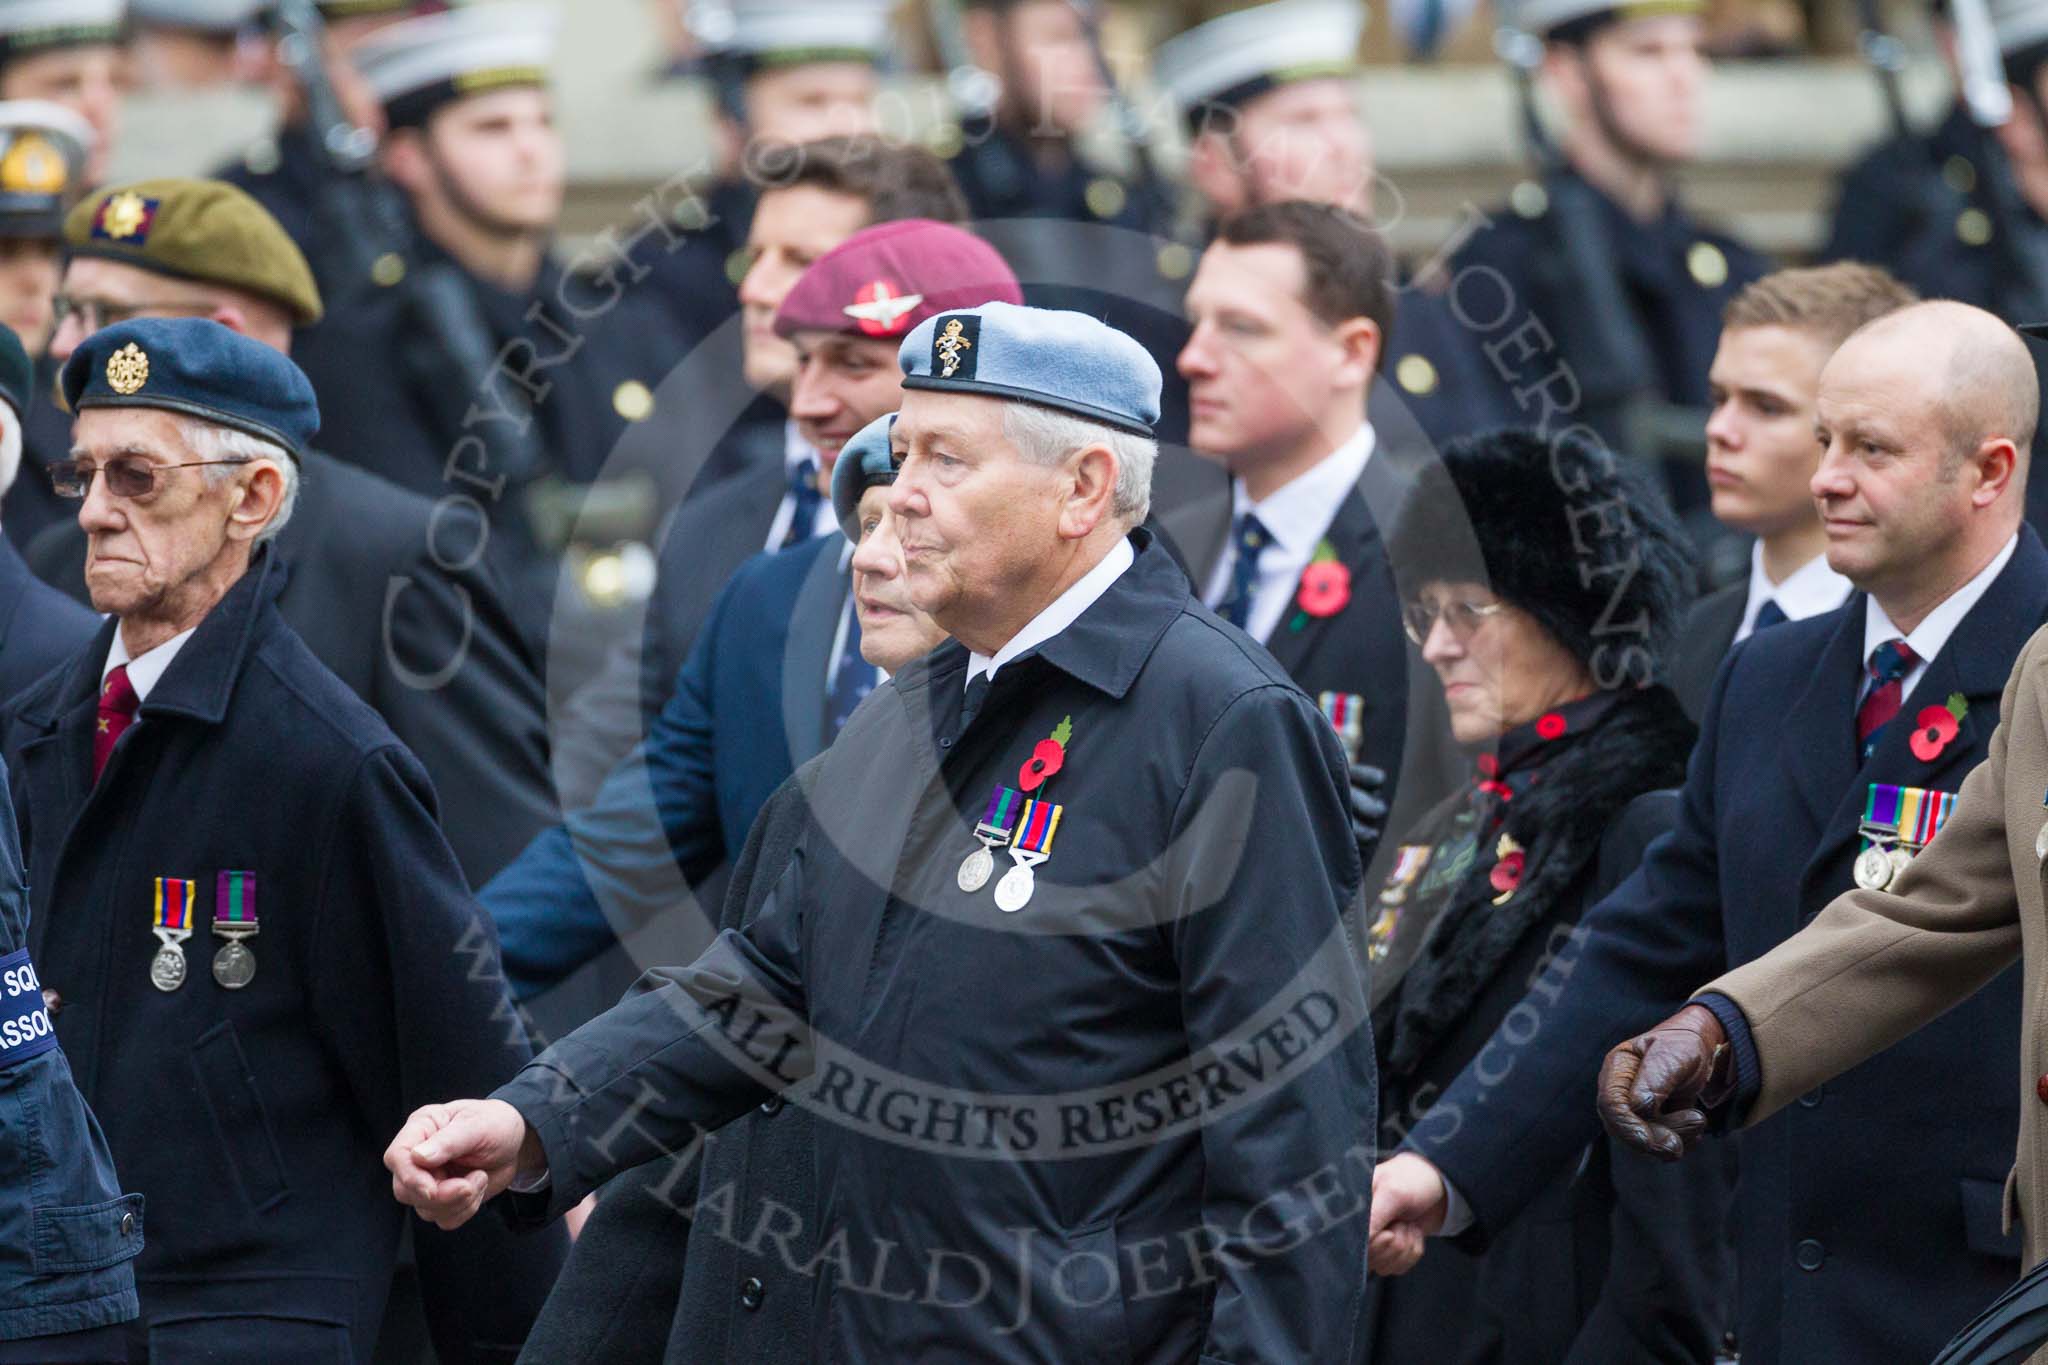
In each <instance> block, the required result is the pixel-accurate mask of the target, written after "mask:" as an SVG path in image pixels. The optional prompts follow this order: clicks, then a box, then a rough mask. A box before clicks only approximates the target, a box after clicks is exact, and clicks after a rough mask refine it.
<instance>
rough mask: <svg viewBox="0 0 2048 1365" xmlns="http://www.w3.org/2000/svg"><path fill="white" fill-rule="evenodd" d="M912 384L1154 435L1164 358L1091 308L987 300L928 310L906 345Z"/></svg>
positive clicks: (907, 382)
mask: <svg viewBox="0 0 2048 1365" xmlns="http://www.w3.org/2000/svg"><path fill="white" fill-rule="evenodd" d="M897 363H898V364H900V365H902V366H903V387H904V388H906V389H938V390H942V391H945V392H949V393H978V394H985V395H987V396H989V397H991V398H1009V399H1013V400H1015V401H1017V402H1020V403H1035V404H1037V405H1038V406H1040V407H1045V408H1057V409H1059V410H1060V411H1061V412H1070V413H1072V414H1074V415H1075V416H1076V417H1086V418H1088V419H1089V420H1090V421H1095V422H1101V423H1103V424H1104V425H1105V426H1111V427H1115V428H1116V429H1117V430H1119V431H1128V432H1132V433H1135V434H1136V435H1139V436H1150V435H1151V434H1152V424H1153V423H1154V422H1157V421H1158V420H1159V389H1160V383H1161V378H1160V373H1159V362H1158V361H1156V360H1154V359H1153V358H1152V355H1151V352H1149V351H1147V350H1146V349H1145V348H1144V347H1143V346H1140V345H1139V344H1138V343H1137V342H1136V341H1134V340H1132V339H1131V338H1130V337H1128V336H1126V335H1125V334H1124V333H1122V332H1119V331H1118V330H1117V329H1116V328H1114V327H1111V326H1110V325H1109V324H1108V323H1105V322H1098V321H1097V320H1096V319H1094V318H1091V317H1089V316H1088V315H1087V314H1086V313H1068V312H1062V311H1060V310H1058V309H1053V308H1026V307H1023V306H1022V305H1019V304H1014V303H985V304H983V305H981V307H979V308H963V309H960V310H958V311H956V312H951V313H941V314H939V315H938V316H937V317H933V318H926V319H925V320H924V321H923V322H921V323H919V324H918V325H917V330H916V331H914V332H912V333H911V334H910V335H909V336H907V337H905V338H903V346H902V349H901V350H900V351H898V352H897Z"/></svg>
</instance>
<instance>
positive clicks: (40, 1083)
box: [0, 560, 142, 1356]
mask: <svg viewBox="0 0 2048 1365" xmlns="http://www.w3.org/2000/svg"><path fill="white" fill-rule="evenodd" d="M19 562H20V561H18V560H17V561H16V563H17V564H18V563H19ZM27 943H28V878H27V874H26V872H25V870H24V868H23V866H22V860H21V844H20V842H19V841H18V840H17V839H16V837H15V830H14V804H13V802H12V800H11V799H10V798H9V797H8V795H7V793H6V791H5V790H4V789H0V1342H8V1341H18V1340H21V1339H22V1338H25V1337H41V1336H54V1335H56V1334H58V1333H65V1332H82V1331H85V1330H87V1329H90V1328H94V1327H105V1326H107V1325H109V1324H111V1323H118V1322H126V1321H128V1320H129V1319H131V1318H133V1317H134V1316H135V1313H136V1298H135V1272H134V1270H133V1268H132V1267H131V1266H130V1264H129V1262H131V1261H133V1260H134V1259H135V1256H136V1253H137V1252H139V1251H141V1250H142V1196H141V1195H139V1194H129V1195H124V1194H122V1193H121V1186H120V1183H119V1181H117V1180H116V1179H115V1176H114V1158H113V1155H112V1154H111V1153H110V1152H109V1151H108V1150H107V1139H106V1137H105V1135H104V1134H102V1133H101V1132H100V1126H99V1124H98V1123H97V1122H96V1121H94V1119H93V1116H92V1111H91V1110H90V1109H88V1108H86V1106H85V1100H84V1099H83V1098H82V1097H81V1096H80V1095H79V1093H78V1086H77V1084H76V1083H75V1082H74V1081H73V1080H72V1078H71V1067H70V1065H69V1064H68V1063H67V1062H66V1061H65V1060H64V1052H63V1049H62V1048H60V1047H58V1046H57V1044H56V1040H55V1035H54V1033H53V1032H52V1030H51V1025H50V1022H49V1013H48V1011H47V1010H46V1009H45V1008H44V1005H43V995H42V991H41V989H40V987H41V982H40V981H39V980H38V978H37V977H36V974H35V970H34V967H33V965H32V964H31V963H30V962H29V958H28V948H27ZM4 1355H5V1351H4V1349H0V1356H4Z"/></svg>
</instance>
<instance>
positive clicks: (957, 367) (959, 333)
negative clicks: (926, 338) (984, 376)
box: [932, 317, 981, 379]
mask: <svg viewBox="0 0 2048 1365" xmlns="http://www.w3.org/2000/svg"><path fill="white" fill-rule="evenodd" d="M980 339H981V319H980V318H977V317H963V318H947V319H946V325H945V326H944V327H941V328H940V329H939V330H938V331H937V333H935V334H934V335H933V337H932V367H933V368H934V369H936V370H937V371H938V372H939V377H940V378H941V379H954V378H959V379H972V378H974V356H973V355H972V354H970V353H971V352H972V351H973V350H974V343H975V342H977V341H979V340H980Z"/></svg>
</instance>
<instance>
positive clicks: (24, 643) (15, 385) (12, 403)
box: [0, 326, 99, 705]
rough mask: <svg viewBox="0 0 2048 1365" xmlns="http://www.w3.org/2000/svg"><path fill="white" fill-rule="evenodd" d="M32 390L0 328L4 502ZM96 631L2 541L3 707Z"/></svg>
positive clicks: (22, 361) (8, 332) (31, 377)
mask: <svg viewBox="0 0 2048 1365" xmlns="http://www.w3.org/2000/svg"><path fill="white" fill-rule="evenodd" d="M34 384H35V367H34V365H33V364H31V363H30V361H29V358H28V352H27V351H25V350H23V349H22V345H21V338H19V337H17V336H16V335H15V334H14V332H13V330H12V329H11V328H8V327H4V326H0V497H4V496H5V495H6V493H7V490H8V489H9V488H10V487H12V486H13V484H14V481H15V479H16V478H18V477H19V476H20V474H21V463H22V414H23V413H25V412H27V411H28V406H29V394H30V393H31V392H32V391H33V388H34ZM32 476H33V477H35V478H42V477H43V473H42V470H41V469H40V468H38V469H36V470H34V471H32ZM97 629H99V621H98V619H97V618H96V617H94V616H93V614H92V613H91V612H89V611H87V610H86V609H85V608H84V607H82V606H80V605H79V604H78V603H76V602H74V601H72V600H71V599H70V598H68V597H66V596H65V595H64V594H63V593H61V592H58V591H57V590H56V589H55V588H53V587H51V586H50V585H49V584H47V583H44V582H42V581H41V580H40V579H38V578H36V576H35V575H34V574H31V573H30V572H29V571H28V565H27V564H25V563H23V562H22V558H21V552H20V551H18V550H17V549H15V547H14V542H12V541H10V540H8V539H7V538H6V537H5V536H0V705H5V704H6V703H7V702H9V701H12V700H13V699H14V698H15V697H16V696H18V695H20V693H21V692H22V691H23V689H25V688H26V687H27V686H28V685H29V684H30V683H32V682H34V681H36V680H37V679H38V678H40V677H42V676H43V675H44V674H45V673H48V672H49V671H50V670H51V669H53V668H55V667H56V666H57V665H58V664H61V663H63V662H65V661H66V660H68V659H70V658H71V656H73V655H74V654H76V653H78V651H79V650H81V649H83V648H85V642H86V641H87V640H90V639H91V638H92V634H93V632H94V631H95V630H97Z"/></svg>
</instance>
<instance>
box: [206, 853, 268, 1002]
mask: <svg viewBox="0 0 2048 1365" xmlns="http://www.w3.org/2000/svg"><path fill="white" fill-rule="evenodd" d="M258 927H259V926H258V925H257V922H256V874H255V873H254V872H241V871H223V872H221V873H220V875H219V876H218V877H217V878H215V881H214V897H213V933H214V937H216V938H221V939H225V940H227V941H226V942H225V943H223V944H221V946H220V951H218V952H216V953H215V954H214V955H213V979H214V980H215V981H218V982H219V983H220V984H221V985H222V986H224V987H226V988H227V989H228V990H231V991H238V990H240V989H242V987H244V986H246V985H248V984H249V983H250V982H251V981H254V980H255V979H256V954H254V953H252V952H250V951H249V949H248V947H247V945H245V944H244V943H243V942H242V940H243V939H245V938H254V937H255V936H256V931H257V928H258Z"/></svg>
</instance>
